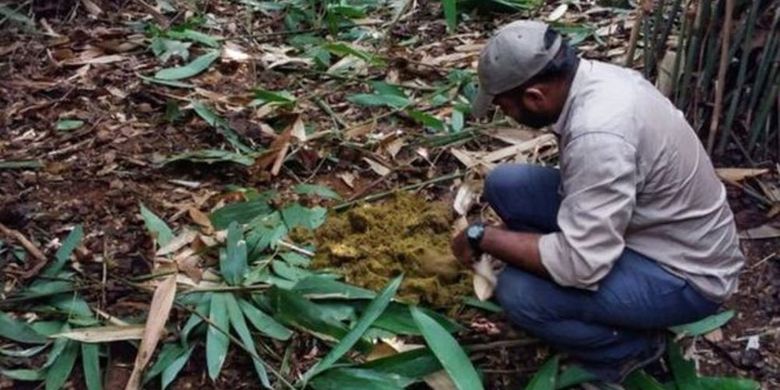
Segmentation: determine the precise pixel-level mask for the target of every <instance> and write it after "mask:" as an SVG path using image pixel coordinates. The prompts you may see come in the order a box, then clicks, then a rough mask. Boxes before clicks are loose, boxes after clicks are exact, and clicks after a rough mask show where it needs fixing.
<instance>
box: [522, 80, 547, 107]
mask: <svg viewBox="0 0 780 390" xmlns="http://www.w3.org/2000/svg"><path fill="white" fill-rule="evenodd" d="M546 101H547V94H546V93H545V90H543V89H542V88H540V87H539V86H538V85H534V86H531V87H528V88H526V89H525V91H523V105H524V106H525V107H526V109H528V110H531V111H533V112H541V111H543V110H544V107H545V103H546Z"/></svg>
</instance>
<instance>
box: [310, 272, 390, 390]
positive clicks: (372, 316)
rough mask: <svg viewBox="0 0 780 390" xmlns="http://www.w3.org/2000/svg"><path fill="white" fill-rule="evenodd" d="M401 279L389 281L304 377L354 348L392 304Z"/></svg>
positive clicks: (316, 371)
mask: <svg viewBox="0 0 780 390" xmlns="http://www.w3.org/2000/svg"><path fill="white" fill-rule="evenodd" d="M401 280H403V276H398V277H397V278H395V279H393V280H392V281H391V282H390V283H388V284H387V286H385V288H383V289H382V291H380V292H379V294H378V295H377V296H376V298H374V299H373V300H372V301H371V303H370V304H369V305H368V307H367V308H366V310H365V311H364V312H363V314H362V315H361V316H360V319H358V321H357V323H355V326H354V327H353V328H352V329H351V330H350V331H349V333H347V335H346V336H344V338H342V339H341V341H340V342H339V343H338V345H336V347H335V348H333V349H332V350H331V351H330V352H329V353H328V354H327V355H326V356H325V357H324V358H323V359H322V360H320V361H319V362H318V363H317V364H316V365H315V366H314V367H312V368H311V369H310V370H309V371H308V372H307V373H306V374H305V375H304V376H303V377H304V378H312V377H314V376H316V375H317V374H319V373H321V372H323V371H325V370H327V369H328V368H330V367H331V366H332V365H333V364H334V363H336V362H337V361H338V360H339V359H341V357H342V356H344V354H345V353H347V352H348V351H349V350H350V349H351V348H352V346H354V345H355V343H357V342H358V340H359V339H360V338H361V337H362V336H363V333H365V332H366V330H368V328H369V327H370V326H371V324H373V323H374V321H376V319H377V318H379V315H381V314H382V312H383V311H385V309H386V308H387V305H389V304H390V300H392V299H393V297H394V296H395V293H396V291H397V290H398V287H399V286H400V285H401ZM305 381H306V379H304V382H305Z"/></svg>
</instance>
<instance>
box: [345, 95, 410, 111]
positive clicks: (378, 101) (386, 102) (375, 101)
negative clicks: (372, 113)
mask: <svg viewBox="0 0 780 390" xmlns="http://www.w3.org/2000/svg"><path fill="white" fill-rule="evenodd" d="M347 100H349V101H350V102H352V103H355V104H357V105H360V106H367V107H373V106H388V107H393V108H403V107H406V106H407V105H408V104H409V103H411V102H410V101H409V99H407V98H405V97H401V96H393V95H380V94H376V93H373V94H367V93H358V94H355V95H351V96H348V97H347Z"/></svg>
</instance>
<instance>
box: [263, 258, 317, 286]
mask: <svg viewBox="0 0 780 390" xmlns="http://www.w3.org/2000/svg"><path fill="white" fill-rule="evenodd" d="M271 269H273V271H274V273H275V274H276V275H278V276H280V277H282V278H285V279H287V280H290V281H293V282H298V281H299V280H301V279H305V278H308V277H309V276H312V275H313V274H312V272H310V271H306V270H304V269H302V268H298V267H296V266H292V265H289V264H287V263H285V262H284V261H281V260H273V261H272V262H271Z"/></svg>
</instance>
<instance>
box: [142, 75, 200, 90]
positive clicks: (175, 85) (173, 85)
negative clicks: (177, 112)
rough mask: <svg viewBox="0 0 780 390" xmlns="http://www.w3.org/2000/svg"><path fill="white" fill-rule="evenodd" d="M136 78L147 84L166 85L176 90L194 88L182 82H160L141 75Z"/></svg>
mask: <svg viewBox="0 0 780 390" xmlns="http://www.w3.org/2000/svg"><path fill="white" fill-rule="evenodd" d="M138 78H140V79H141V80H143V81H146V82H149V83H155V84H161V85H167V86H169V87H176V88H195V86H194V85H192V84H189V83H185V82H182V81H176V80H161V79H157V78H154V77H148V76H143V75H140V74H139V75H138Z"/></svg>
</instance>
